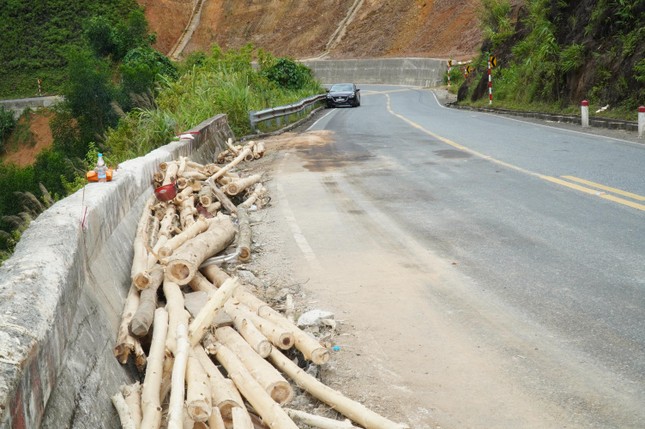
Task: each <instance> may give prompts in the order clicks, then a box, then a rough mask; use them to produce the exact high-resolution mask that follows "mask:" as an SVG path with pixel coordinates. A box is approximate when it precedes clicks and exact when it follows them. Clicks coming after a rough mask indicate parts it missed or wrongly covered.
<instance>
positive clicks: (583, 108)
mask: <svg viewBox="0 0 645 429" xmlns="http://www.w3.org/2000/svg"><path fill="white" fill-rule="evenodd" d="M580 118H581V120H582V128H587V127H589V102H588V101H587V100H582V102H581V103H580Z"/></svg>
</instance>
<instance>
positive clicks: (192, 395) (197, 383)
mask: <svg viewBox="0 0 645 429" xmlns="http://www.w3.org/2000/svg"><path fill="white" fill-rule="evenodd" d="M197 347H199V346H197ZM199 348H201V347H199ZM202 350H203V349H202ZM186 385H187V390H186V409H187V411H188V415H189V416H190V418H191V419H193V421H195V422H205V421H208V418H209V417H210V415H211V389H210V382H209V381H208V374H207V372H206V370H205V369H204V368H203V366H202V364H201V363H200V362H199V360H198V359H197V355H196V354H195V351H194V348H191V349H190V353H189V354H188V365H187V367H186Z"/></svg>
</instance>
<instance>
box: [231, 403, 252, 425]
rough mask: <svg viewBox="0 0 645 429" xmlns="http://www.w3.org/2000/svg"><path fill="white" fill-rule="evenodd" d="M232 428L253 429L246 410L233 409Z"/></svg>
mask: <svg viewBox="0 0 645 429" xmlns="http://www.w3.org/2000/svg"><path fill="white" fill-rule="evenodd" d="M233 428H234V429H254V428H253V422H252V421H251V416H249V413H248V411H246V408H239V407H236V408H233Z"/></svg>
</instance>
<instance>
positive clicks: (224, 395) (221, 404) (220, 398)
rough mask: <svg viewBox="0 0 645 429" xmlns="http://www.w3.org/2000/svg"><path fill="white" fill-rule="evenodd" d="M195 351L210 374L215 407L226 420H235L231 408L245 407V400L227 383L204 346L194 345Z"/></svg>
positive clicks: (212, 398) (212, 399)
mask: <svg viewBox="0 0 645 429" xmlns="http://www.w3.org/2000/svg"><path fill="white" fill-rule="evenodd" d="M193 353H194V354H195V357H196V358H197V360H198V361H199V363H200V364H201V365H202V368H203V369H204V371H206V374H208V379H209V382H210V388H211V390H210V393H211V403H212V405H213V407H216V408H217V409H218V410H219V411H220V415H221V417H222V419H224V421H225V422H231V421H232V420H233V417H232V411H231V410H232V409H233V408H234V407H243V406H244V401H243V400H242V398H241V397H240V396H239V393H238V391H237V389H236V388H235V386H231V385H230V384H229V383H227V381H226V378H225V377H224V376H223V375H222V373H221V372H220V371H219V369H217V366H216V365H215V363H214V362H213V361H212V360H211V359H210V358H209V357H208V355H207V354H206V351H205V350H204V348H203V347H201V346H196V347H194V348H193Z"/></svg>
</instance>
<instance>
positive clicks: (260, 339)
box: [224, 302, 273, 358]
mask: <svg viewBox="0 0 645 429" xmlns="http://www.w3.org/2000/svg"><path fill="white" fill-rule="evenodd" d="M227 304H228V302H227ZM224 308H226V305H224ZM230 316H231V317H232V318H233V326H235V329H236V330H237V332H239V333H240V335H241V336H242V337H243V338H244V339H245V340H246V342H247V343H249V345H250V346H251V347H252V348H253V350H255V352H256V353H257V354H258V355H260V356H261V357H262V358H266V357H267V356H269V353H271V347H273V346H272V345H271V342H270V341H269V340H268V339H267V337H265V336H264V335H263V334H262V332H260V330H259V329H258V328H257V327H256V326H255V325H254V324H253V322H252V321H251V320H250V319H248V318H247V317H244V316H243V315H242V314H241V312H237V313H236V314H234V315H233V314H231V315H230Z"/></svg>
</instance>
